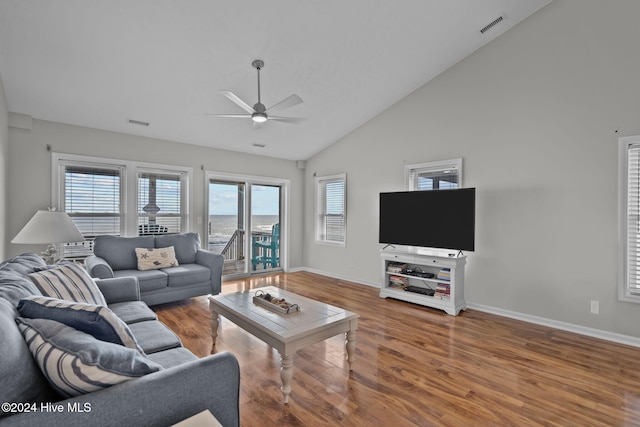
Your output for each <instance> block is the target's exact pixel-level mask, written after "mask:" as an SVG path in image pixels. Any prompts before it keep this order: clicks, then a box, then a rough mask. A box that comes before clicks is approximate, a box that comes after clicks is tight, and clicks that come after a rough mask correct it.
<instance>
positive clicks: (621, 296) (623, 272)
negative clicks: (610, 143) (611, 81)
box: [618, 135, 640, 303]
mask: <svg viewBox="0 0 640 427" xmlns="http://www.w3.org/2000/svg"><path fill="white" fill-rule="evenodd" d="M632 149H637V150H638V153H637V154H638V163H639V165H640V135H636V136H628V137H622V138H619V139H618V153H619V162H618V171H619V182H618V193H619V194H618V202H619V203H618V206H619V209H618V212H619V220H618V229H619V238H618V245H619V251H618V252H619V271H620V274H618V277H619V281H618V282H619V283H618V300H620V301H626V302H634V303H640V287H636V291H635V292H633V291H632V287H631V286H629V263H630V255H629V227H628V225H629V222H630V221H629V178H630V176H629V172H630V171H629V154H630V151H631V150H632ZM636 175H637V178H638V179H640V171H638V172H636ZM636 198H637V200H640V187H638V188H637V189H636ZM636 236H638V237H640V231H639V232H637V233H636ZM636 259H637V261H636V264H638V265H640V255H639V256H636Z"/></svg>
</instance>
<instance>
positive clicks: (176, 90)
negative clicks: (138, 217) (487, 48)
mask: <svg viewBox="0 0 640 427" xmlns="http://www.w3.org/2000/svg"><path fill="white" fill-rule="evenodd" d="M549 2H550V0H395V1H389V0H323V1H313V0H271V1H257V0H239V1H222V0H217V1H212V0H181V1H177V0H171V1H170V0H89V1H87V0H2V1H0V76H1V78H2V81H3V83H4V87H5V92H6V95H7V102H8V106H9V111H12V112H17V113H23V114H28V115H31V116H33V117H34V118H37V119H43V120H51V121H56V122H61V123H68V124H73V125H79V126H88V127H92V128H97V129H105V130H111V131H116V132H123V133H129V134H135V135H142V136H149V137H154V138H161V139H167V140H172V141H177V142H183V143H190V144H198V145H204V146H210V147H216V148H221V149H227V150H234V151H241V152H248V153H255V154H260V155H266V156H272V157H279V158H284V159H291V160H305V159H308V158H309V157H311V156H313V155H314V154H316V153H317V152H319V151H321V150H322V149H324V148H325V147H327V146H329V145H331V144H333V143H334V142H336V141H338V140H339V139H340V138H342V137H343V136H344V135H346V134H348V133H349V132H351V131H352V130H354V129H356V128H357V127H359V126H360V125H362V124H363V123H365V122H366V121H367V120H369V119H371V118H373V117H374V116H376V115H377V114H379V113H380V112H382V111H383V110H385V109H386V108H388V107H389V106H391V105H392V104H394V103H395V102H397V101H398V100H400V99H401V98H403V97H405V96H406V95H408V94H409V93H411V92H412V91H414V90H416V89H417V88H419V87H420V86H422V85H423V84H425V83H426V82H428V81H429V80H430V79H432V78H433V77H435V76H437V75H438V74H440V73H441V72H443V71H444V70H446V69H447V68H448V67H450V66H452V65H453V64H455V63H456V62H458V61H460V60H461V59H462V58H464V57H465V56H467V55H469V54H470V53H472V52H473V51H475V50H476V49H478V48H479V47H481V46H482V45H484V44H486V43H488V42H490V41H491V40H493V39H494V38H495V37H497V36H499V35H500V34H502V33H503V32H505V31H507V30H508V29H509V28H511V27H512V26H514V25H516V24H518V23H519V22H521V21H522V20H523V19H525V18H526V17H527V16H529V15H530V14H532V13H533V12H535V11H536V10H538V9H539V8H541V7H542V6H544V5H546V4H547V3H549ZM499 17H502V20H501V21H500V22H498V23H496V24H495V25H494V26H493V27H492V28H491V29H489V30H488V31H486V32H484V33H481V31H480V30H481V29H482V28H483V27H485V26H487V25H488V24H490V23H492V22H494V21H495V20H496V19H499ZM254 59H262V60H263V61H264V62H265V66H264V68H263V69H262V71H261V100H262V103H263V104H265V105H266V106H267V107H269V106H271V105H273V104H275V103H277V102H279V101H281V100H282V99H284V98H286V97H287V96H289V95H291V94H294V93H295V94H297V95H299V96H300V97H301V98H302V99H303V100H304V103H302V104H299V105H296V106H293V107H291V108H288V109H283V110H281V111H278V115H280V116H293V117H305V118H306V119H307V120H306V121H304V122H302V123H300V124H290V123H285V122H277V121H271V120H270V121H267V122H266V123H264V124H261V125H254V124H253V122H252V121H251V120H250V119H238V118H220V117H215V116H211V115H207V114H208V113H213V114H218V113H221V114H225V113H229V114H242V113H245V111H243V110H242V109H241V108H240V107H239V106H238V105H236V104H234V103H232V102H231V101H230V100H229V99H228V98H227V97H225V96H224V95H223V94H222V93H221V92H220V90H230V91H232V92H233V93H235V94H236V95H238V96H239V97H240V98H241V99H243V100H244V101H246V103H247V104H249V105H253V104H254V103H255V102H257V84H256V70H255V69H254V68H253V67H252V66H251V63H252V61H253V60H254ZM130 120H133V121H138V122H147V123H149V125H148V126H143V125H140V124H134V123H131V122H130Z"/></svg>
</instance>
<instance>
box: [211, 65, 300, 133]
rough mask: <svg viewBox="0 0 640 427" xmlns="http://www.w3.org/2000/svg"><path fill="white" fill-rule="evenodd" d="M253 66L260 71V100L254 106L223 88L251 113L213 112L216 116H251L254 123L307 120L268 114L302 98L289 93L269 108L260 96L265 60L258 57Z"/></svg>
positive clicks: (293, 104)
mask: <svg viewBox="0 0 640 427" xmlns="http://www.w3.org/2000/svg"><path fill="white" fill-rule="evenodd" d="M251 65H252V66H253V68H255V69H256V70H257V72H258V102H256V103H255V104H254V105H253V107H250V106H249V104H247V103H246V102H244V101H243V100H242V99H240V97H239V96H237V95H236V94H235V93H233V92H231V91H230V90H222V91H221V92H222V94H223V95H224V96H226V97H227V98H229V99H230V100H231V101H233V102H234V103H235V104H236V105H238V106H239V107H240V108H242V109H243V110H245V111H246V112H247V113H249V114H212V115H213V116H216V117H228V118H250V119H251V120H253V121H254V123H264V122H266V121H267V120H277V121H281V122H285V123H300V122H302V121H304V120H306V119H305V118H304V117H280V116H270V115H268V114H267V112H268V111H274V110H278V109H285V108H289V107H293V106H295V105H298V104H301V103H302V98H300V97H299V96H298V95H296V94H293V95H289V96H288V97H286V98H285V99H283V100H282V101H280V102H277V103H276V104H274V105H272V106H271V107H269V108H266V107H265V106H264V104H263V103H262V100H261V98H260V70H261V69H262V68H263V67H264V61H263V60H261V59H256V60H254V61H253V62H251Z"/></svg>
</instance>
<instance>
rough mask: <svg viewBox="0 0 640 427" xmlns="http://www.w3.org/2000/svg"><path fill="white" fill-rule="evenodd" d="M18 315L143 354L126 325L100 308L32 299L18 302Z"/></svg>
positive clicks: (62, 301) (103, 308) (60, 301)
mask: <svg viewBox="0 0 640 427" xmlns="http://www.w3.org/2000/svg"><path fill="white" fill-rule="evenodd" d="M18 312H19V313H20V315H21V316H22V317H28V318H31V319H50V320H55V321H56V322H60V323H64V324H65V325H67V326H71V327H72V328H74V329H77V330H79V331H82V332H84V333H87V334H90V335H92V336H93V337H95V338H97V339H99V340H100V341H107V342H111V343H114V344H119V345H123V346H125V347H129V348H133V349H136V350H138V351H139V352H141V353H144V351H143V350H142V348H141V347H140V346H139V345H138V342H137V341H136V339H135V337H134V336H133V334H132V333H131V329H129V327H128V326H127V324H126V323H124V322H123V321H122V320H120V318H119V317H118V316H116V315H115V314H114V313H113V311H111V310H110V309H109V308H107V307H105V306H103V305H95V304H87V303H85V302H71V301H65V300H61V299H57V298H50V297H41V296H35V295H32V296H28V297H26V298H23V299H21V300H20V302H19V303H18Z"/></svg>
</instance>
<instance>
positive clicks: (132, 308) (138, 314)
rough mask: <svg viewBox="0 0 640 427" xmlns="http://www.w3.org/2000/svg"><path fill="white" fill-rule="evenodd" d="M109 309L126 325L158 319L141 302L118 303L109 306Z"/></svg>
mask: <svg viewBox="0 0 640 427" xmlns="http://www.w3.org/2000/svg"><path fill="white" fill-rule="evenodd" d="M109 308H110V309H111V311H113V312H114V313H115V314H116V316H118V317H119V318H120V320H122V321H123V322H124V323H126V324H127V325H129V324H131V323H137V322H144V321H146V320H157V319H158V316H156V314H155V313H154V312H153V310H151V309H150V308H149V306H148V305H147V304H145V303H144V302H142V301H125V302H118V303H115V304H109Z"/></svg>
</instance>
